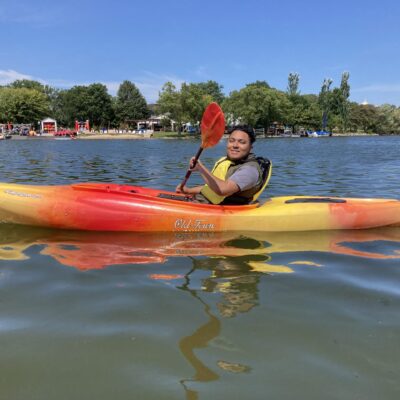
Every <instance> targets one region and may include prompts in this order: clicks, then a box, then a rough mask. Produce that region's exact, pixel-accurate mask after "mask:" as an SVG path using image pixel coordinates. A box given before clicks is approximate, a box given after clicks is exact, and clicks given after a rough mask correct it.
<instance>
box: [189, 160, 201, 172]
mask: <svg viewBox="0 0 400 400" xmlns="http://www.w3.org/2000/svg"><path fill="white" fill-rule="evenodd" d="M195 160H196V157H192V158H191V159H190V162H189V170H190V171H201V169H202V168H203V164H202V163H201V161H200V160H197V162H196V165H194V162H195Z"/></svg>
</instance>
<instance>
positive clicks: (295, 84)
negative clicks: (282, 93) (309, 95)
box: [286, 72, 300, 98]
mask: <svg viewBox="0 0 400 400" xmlns="http://www.w3.org/2000/svg"><path fill="white" fill-rule="evenodd" d="M299 81H300V75H299V74H298V73H297V72H291V73H290V74H289V76H288V86H287V90H286V91H287V94H288V96H289V98H290V97H296V96H298V95H299V94H300V92H299Z"/></svg>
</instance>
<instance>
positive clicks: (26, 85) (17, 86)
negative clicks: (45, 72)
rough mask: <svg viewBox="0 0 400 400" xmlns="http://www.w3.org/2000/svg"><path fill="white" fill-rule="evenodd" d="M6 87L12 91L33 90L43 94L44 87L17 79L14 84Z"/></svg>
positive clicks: (36, 82)
mask: <svg viewBox="0 0 400 400" xmlns="http://www.w3.org/2000/svg"><path fill="white" fill-rule="evenodd" d="M8 87H10V88H13V89H22V88H25V89H35V90H37V91H38V92H42V93H44V92H45V89H44V88H45V87H44V86H43V85H42V84H41V83H40V82H38V81H32V80H29V79H17V80H15V81H14V82H11V83H10V84H9V85H8Z"/></svg>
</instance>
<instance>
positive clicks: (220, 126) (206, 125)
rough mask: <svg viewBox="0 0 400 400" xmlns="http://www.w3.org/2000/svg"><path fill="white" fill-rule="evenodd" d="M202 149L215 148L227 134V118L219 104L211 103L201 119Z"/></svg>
mask: <svg viewBox="0 0 400 400" xmlns="http://www.w3.org/2000/svg"><path fill="white" fill-rule="evenodd" d="M200 129H201V147H202V148H203V149H206V148H207V147H213V146H215V145H216V144H217V143H218V142H219V141H220V139H221V137H222V135H223V134H224V132H225V117H224V113H223V111H222V110H221V107H220V106H219V105H218V104H217V103H210V104H209V105H208V106H207V107H206V109H205V111H204V114H203V118H202V119H201V127H200Z"/></svg>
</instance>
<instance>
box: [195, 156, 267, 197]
mask: <svg viewBox="0 0 400 400" xmlns="http://www.w3.org/2000/svg"><path fill="white" fill-rule="evenodd" d="M261 160H264V162H266V161H267V162H268V168H267V169H266V170H262V169H261V167H260V166H259V164H256V165H258V169H259V173H260V179H261V182H260V184H259V185H257V186H259V187H260V189H259V190H258V191H257V192H256V193H255V194H253V195H251V194H250V196H251V198H250V199H249V202H253V201H256V200H257V198H258V197H259V196H260V195H261V193H262V192H263V191H264V190H265V188H266V187H267V185H268V182H269V179H270V178H271V173H272V163H271V162H270V161H268V160H265V159H262V158H261ZM251 161H252V162H254V161H256V162H257V159H256V158H254V159H253V160H251ZM234 164H235V163H234V162H233V161H231V160H229V159H228V158H227V157H222V158H220V159H219V160H218V161H217V162H216V163H215V165H214V167H213V169H212V170H211V173H212V174H213V175H214V176H215V177H217V178H219V179H222V180H224V181H225V180H226V179H227V177H229V176H230V175H231V174H228V170H229V168H230V167H231V165H234ZM228 175H229V176H228ZM245 192H247V191H244V192H242V193H245ZM201 194H202V195H203V196H204V197H205V198H206V199H207V200H208V201H210V202H211V203H212V204H221V203H222V202H223V201H224V200H225V199H226V197H227V196H220V195H218V194H217V193H215V192H214V191H213V190H211V188H210V187H209V186H208V185H207V184H206V185H204V186H203V188H202V190H201ZM239 195H240V193H239ZM233 196H235V195H232V197H233ZM229 197H231V196H229ZM241 200H243V199H241Z"/></svg>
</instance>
